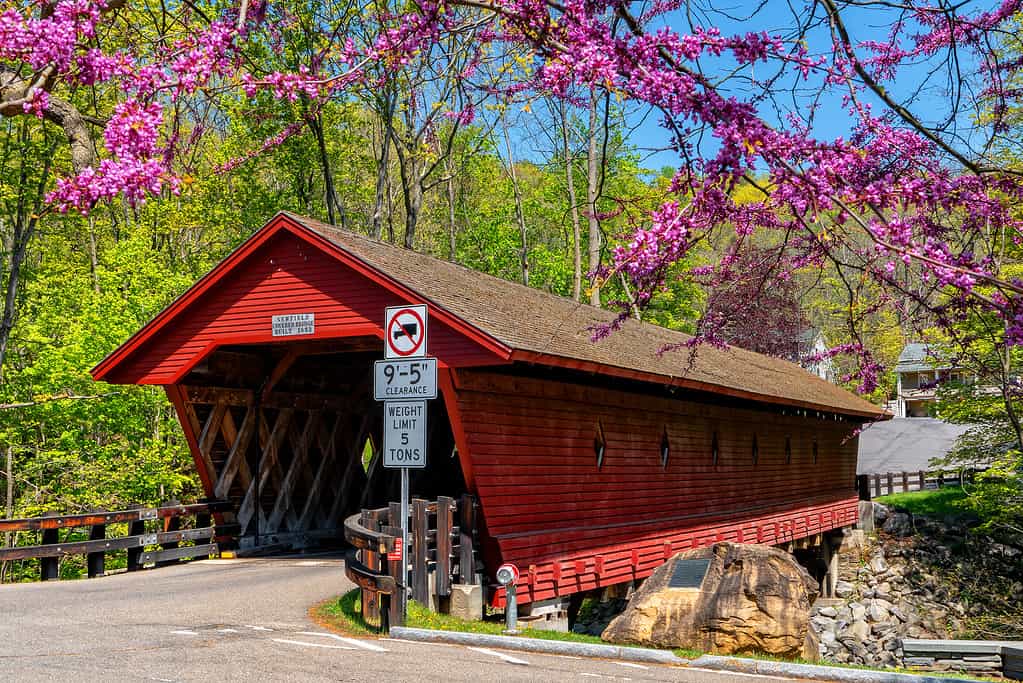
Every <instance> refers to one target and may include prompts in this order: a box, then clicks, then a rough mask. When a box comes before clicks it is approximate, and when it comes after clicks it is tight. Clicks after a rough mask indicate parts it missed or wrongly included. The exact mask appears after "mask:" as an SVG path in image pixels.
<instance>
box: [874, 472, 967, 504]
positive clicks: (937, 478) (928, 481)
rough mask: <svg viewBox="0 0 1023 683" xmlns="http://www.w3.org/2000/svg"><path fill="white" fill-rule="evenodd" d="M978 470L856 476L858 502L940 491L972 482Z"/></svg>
mask: <svg viewBox="0 0 1023 683" xmlns="http://www.w3.org/2000/svg"><path fill="white" fill-rule="evenodd" d="M977 471H978V470H972V469H968V470H953V471H949V470H932V471H927V470H917V471H916V472H875V473H873V474H860V475H857V476H856V488H857V490H858V491H859V494H860V500H871V499H872V498H877V497H879V496H887V495H889V494H891V493H903V492H907V491H923V490H928V489H940V488H943V487H945V486H961V485H962V484H963V482H972V481H973V478H974V476H975V475H976V473H977Z"/></svg>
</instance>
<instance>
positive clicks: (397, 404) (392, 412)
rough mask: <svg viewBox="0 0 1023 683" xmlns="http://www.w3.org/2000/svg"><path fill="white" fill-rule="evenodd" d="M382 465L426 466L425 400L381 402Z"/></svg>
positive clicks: (419, 467) (416, 467)
mask: <svg viewBox="0 0 1023 683" xmlns="http://www.w3.org/2000/svg"><path fill="white" fill-rule="evenodd" d="M384 467H409V468H414V469H422V468H424V467H426V401H387V402H386V403H384Z"/></svg>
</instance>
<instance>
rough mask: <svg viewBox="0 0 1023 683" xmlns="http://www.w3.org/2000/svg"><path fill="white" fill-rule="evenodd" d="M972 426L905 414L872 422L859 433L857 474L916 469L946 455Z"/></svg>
mask: <svg viewBox="0 0 1023 683" xmlns="http://www.w3.org/2000/svg"><path fill="white" fill-rule="evenodd" d="M969 428H970V425H959V424H950V423H948V422H942V421H941V420H935V419H933V418H929V417H902V418H895V419H894V420H888V421H887V422H883V423H877V424H872V425H870V426H869V427H867V428H866V429H864V430H863V432H862V433H861V434H860V444H859V447H860V450H859V460H858V462H857V464H856V473H857V474H884V473H886V472H917V471H919V470H927V469H930V461H931V458H937V457H941V456H944V455H947V454H948V452H949V451H950V450H951V449H952V446H953V445H955V442H956V439H958V438H959V437H960V436H961V435H962V434H963V433H965V432H966V430H968V429H969Z"/></svg>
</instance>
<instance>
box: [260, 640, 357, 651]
mask: <svg viewBox="0 0 1023 683" xmlns="http://www.w3.org/2000/svg"><path fill="white" fill-rule="evenodd" d="M270 640H272V641H274V642H275V643H287V644H288V645H304V646H305V647H322V648H326V649H328V650H354V649H355V648H354V647H345V646H344V645H327V644H326V643H306V642H304V641H301V640H288V639H287V638H271V639H270Z"/></svg>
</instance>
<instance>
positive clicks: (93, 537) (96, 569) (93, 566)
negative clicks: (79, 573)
mask: <svg viewBox="0 0 1023 683" xmlns="http://www.w3.org/2000/svg"><path fill="white" fill-rule="evenodd" d="M98 512H103V510H99V511H98ZM106 537H107V525H106V524H93V525H92V528H90V529H89V540H90V541H99V540H101V539H104V538H106ZM105 558H106V552H105V551H103V550H99V551H96V552H94V553H89V554H88V555H86V556H85V564H86V568H87V571H88V576H89V578H90V579H94V578H96V577H97V576H103V574H105V573H106V559H105Z"/></svg>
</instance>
